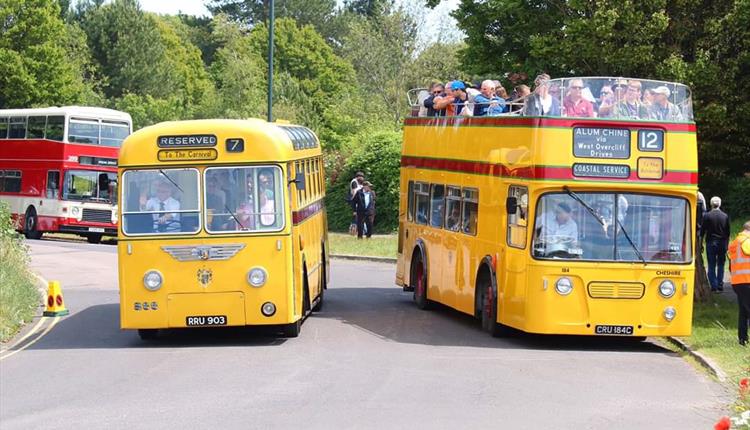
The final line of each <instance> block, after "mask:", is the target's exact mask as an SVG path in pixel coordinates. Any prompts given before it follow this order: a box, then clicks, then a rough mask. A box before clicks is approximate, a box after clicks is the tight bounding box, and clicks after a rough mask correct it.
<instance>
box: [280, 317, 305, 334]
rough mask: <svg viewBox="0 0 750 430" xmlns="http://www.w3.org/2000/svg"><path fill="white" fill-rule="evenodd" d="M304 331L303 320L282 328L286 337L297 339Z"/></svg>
mask: <svg viewBox="0 0 750 430" xmlns="http://www.w3.org/2000/svg"><path fill="white" fill-rule="evenodd" d="M301 329H302V318H300V319H298V320H297V321H296V322H293V323H291V324H284V325H283V326H282V328H281V331H282V333H284V337H297V336H299V332H300V330H301Z"/></svg>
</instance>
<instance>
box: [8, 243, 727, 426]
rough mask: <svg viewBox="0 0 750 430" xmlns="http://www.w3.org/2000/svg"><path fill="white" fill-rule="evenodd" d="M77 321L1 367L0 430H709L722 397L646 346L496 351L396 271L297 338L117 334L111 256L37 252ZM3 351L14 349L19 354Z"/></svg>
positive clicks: (339, 264) (353, 273) (335, 286)
mask: <svg viewBox="0 0 750 430" xmlns="http://www.w3.org/2000/svg"><path fill="white" fill-rule="evenodd" d="M29 245H30V249H31V253H32V266H33V267H34V269H35V270H36V271H37V272H38V273H40V274H41V275H42V276H43V277H44V278H46V279H48V280H53V279H56V280H60V281H61V282H62V285H63V292H64V294H65V299H66V301H67V304H68V308H69V309H70V311H71V314H70V316H67V317H64V318H62V319H61V320H60V321H59V322H58V324H57V325H56V326H54V327H53V328H52V329H51V330H50V331H49V332H48V333H47V334H46V335H45V336H44V337H41V338H39V339H38V340H37V341H36V342H35V343H33V344H32V345H30V346H28V347H27V348H26V349H24V350H22V351H20V352H17V353H15V354H14V355H12V356H7V354H8V352H9V351H5V353H6V354H5V355H6V356H7V357H6V358H4V359H3V358H1V357H2V355H0V428H2V429H3V430H11V429H29V428H42V427H43V428H47V429H52V428H66V429H67V428H128V429H132V428H184V429H191V428H243V429H247V428H283V429H286V428H326V429H338V428H347V429H348V428H356V429H359V428H378V429H386V428H388V429H390V428H430V429H435V428H438V429H439V428H522V429H546V428H561V429H566V428H575V429H587V428H590V429H605V428H606V429H639V428H654V429H656V428H658V429H706V428H711V426H712V425H713V423H714V422H715V421H716V419H717V418H718V417H719V416H721V415H722V413H723V411H722V405H725V404H727V402H728V400H727V395H726V393H724V392H723V391H722V389H721V388H720V386H719V385H718V384H716V383H714V382H712V381H711V380H710V379H709V378H708V377H706V376H704V375H703V374H702V373H701V372H699V371H697V370H696V369H694V368H693V367H692V366H691V365H689V364H688V363H686V362H685V361H683V360H682V359H681V358H680V357H678V356H676V355H675V354H673V353H671V352H669V351H668V350H665V349H663V348H661V347H659V346H658V345H656V344H654V343H650V342H644V343H634V342H628V341H625V340H622V339H604V338H579V337H552V336H529V335H521V336H516V337H514V338H510V339H493V338H491V337H489V336H488V335H486V334H485V333H483V332H482V331H481V330H480V327H479V326H478V324H477V323H476V322H475V321H473V320H472V319H471V318H469V317H467V316H464V315H461V314H458V313H457V312H454V311H451V310H449V309H438V310H435V311H429V312H425V311H419V310H417V309H416V308H415V307H414V305H413V303H412V301H411V296H410V295H409V294H407V293H403V292H401V291H400V290H399V289H398V288H396V287H394V286H393V280H394V267H393V266H392V265H385V264H371V263H356V262H348V261H338V260H337V261H334V263H333V264H332V278H333V279H332V285H331V287H330V289H329V291H328V293H327V294H326V304H325V308H324V311H323V312H321V313H319V314H316V315H315V316H313V317H311V318H308V319H307V321H306V322H305V323H304V325H303V327H302V334H301V335H300V337H299V338H296V339H280V338H275V337H273V336H270V335H268V334H267V333H264V332H263V331H260V330H252V329H251V330H247V329H243V330H237V329H213V330H187V331H172V332H169V333H167V334H166V336H163V338H162V339H161V340H160V341H158V342H156V343H143V342H141V340H140V339H139V337H138V335H137V334H136V332H134V331H121V330H120V329H119V311H118V291H117V276H116V272H117V269H116V266H117V257H116V254H115V247H114V246H112V245H89V244H85V243H66V242H56V241H50V240H45V241H30V242H29ZM10 352H13V351H12V350H11V351H10Z"/></svg>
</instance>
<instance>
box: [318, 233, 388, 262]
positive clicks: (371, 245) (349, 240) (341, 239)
mask: <svg viewBox="0 0 750 430" xmlns="http://www.w3.org/2000/svg"><path fill="white" fill-rule="evenodd" d="M328 241H329V243H330V249H329V252H330V253H331V254H347V255H361V256H367V257H392V258H396V245H397V242H398V236H396V235H395V234H387V235H373V236H372V238H371V239H362V240H358V239H357V237H356V236H350V235H348V234H344V233H328Z"/></svg>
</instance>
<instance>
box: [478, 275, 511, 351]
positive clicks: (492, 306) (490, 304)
mask: <svg viewBox="0 0 750 430" xmlns="http://www.w3.org/2000/svg"><path fill="white" fill-rule="evenodd" d="M477 292H478V293H479V294H480V296H479V297H480V300H478V302H479V306H480V309H479V314H480V318H481V321H482V330H484V331H486V332H487V333H489V334H490V335H492V337H505V336H508V335H509V334H510V327H508V326H506V325H504V324H500V323H499V322H497V301H498V300H497V287H496V286H495V285H494V283H493V282H492V277H491V275H490V273H489V269H488V268H486V267H483V268H482V269H481V270H480V272H479V275H478V276H477Z"/></svg>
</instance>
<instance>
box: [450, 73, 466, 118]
mask: <svg viewBox="0 0 750 430" xmlns="http://www.w3.org/2000/svg"><path fill="white" fill-rule="evenodd" d="M451 89H453V97H454V101H453V104H452V106H453V115H454V116H455V115H466V116H471V112H469V111H467V110H466V109H465V108H466V104H467V103H468V101H469V94H468V93H467V92H466V85H465V84H464V83H463V82H461V81H453V82H451ZM448 112H450V108H448ZM448 115H449V116H451V114H450V113H448Z"/></svg>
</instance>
